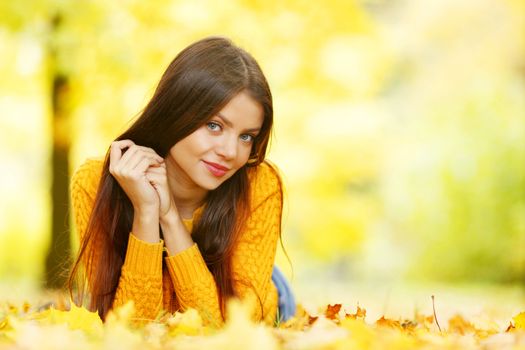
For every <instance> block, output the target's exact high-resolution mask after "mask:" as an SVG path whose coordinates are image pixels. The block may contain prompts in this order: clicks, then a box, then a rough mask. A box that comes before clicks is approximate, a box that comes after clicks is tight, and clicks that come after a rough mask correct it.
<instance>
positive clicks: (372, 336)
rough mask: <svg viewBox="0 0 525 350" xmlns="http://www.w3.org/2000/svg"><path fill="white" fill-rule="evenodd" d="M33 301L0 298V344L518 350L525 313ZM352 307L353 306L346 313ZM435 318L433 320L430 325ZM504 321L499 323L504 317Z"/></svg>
mask: <svg viewBox="0 0 525 350" xmlns="http://www.w3.org/2000/svg"><path fill="white" fill-rule="evenodd" d="M53 304H54V305H52V304H51V303H44V304H38V305H37V304H35V305H31V304H30V303H28V302H25V303H19V304H14V303H8V302H4V303H0V349H8V348H9V349H93V348H97V349H98V348H105V349H112V350H113V349H265V350H268V349H479V348H481V349H523V348H525V313H520V312H516V315H515V316H514V317H512V318H511V319H509V320H507V322H505V323H506V324H505V325H504V326H502V325H501V324H502V321H501V320H490V319H483V320H480V319H477V320H471V319H467V318H465V317H463V316H461V315H460V314H456V315H454V316H452V317H450V318H448V319H447V320H444V319H440V318H439V315H434V312H432V313H431V314H420V313H415V314H414V316H413V317H412V318H409V319H391V318H388V317H384V316H382V317H380V318H378V319H370V317H367V312H366V308H365V307H359V306H355V305H354V306H351V305H341V304H332V305H325V306H320V307H319V308H318V312H316V313H313V312H312V313H309V312H307V311H306V310H305V309H304V308H303V307H302V306H299V307H298V312H297V314H296V317H294V318H292V319H290V320H289V321H287V322H285V323H281V324H279V325H278V326H277V327H268V326H263V325H261V324H254V323H252V322H250V320H249V318H248V316H247V314H246V312H245V309H244V308H243V305H241V304H239V303H236V302H231V303H230V304H229V305H228V321H227V323H226V325H225V327H224V328H222V329H220V330H217V329H213V328H208V327H204V326H203V324H202V320H201V318H200V316H199V314H198V313H197V312H196V311H195V310H191V309H190V310H188V311H186V312H185V313H175V314H165V315H163V316H160V317H159V318H158V319H157V320H156V321H154V322H147V323H144V322H138V321H140V320H136V318H135V317H134V310H133V305H132V304H128V305H126V306H124V307H123V308H120V309H118V310H115V312H112V313H111V314H110V315H109V316H108V318H107V320H106V322H105V323H102V321H101V320H100V318H99V317H98V315H97V314H96V313H91V312H89V311H87V310H86V309H84V308H79V307H76V306H74V305H73V306H72V307H71V308H69V311H66V309H68V307H67V306H66V303H64V300H63V299H60V298H55V301H54V302H53ZM350 310H351V311H350ZM436 320H437V321H438V322H436ZM504 321H505V320H504Z"/></svg>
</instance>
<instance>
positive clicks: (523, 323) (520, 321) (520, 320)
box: [512, 312, 525, 329]
mask: <svg viewBox="0 0 525 350" xmlns="http://www.w3.org/2000/svg"><path fill="white" fill-rule="evenodd" d="M512 319H513V320H514V327H515V328H516V329H525V312H520V313H519V314H517V315H516V316H514V317H513V318H512Z"/></svg>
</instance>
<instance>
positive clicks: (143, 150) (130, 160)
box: [119, 145, 164, 169]
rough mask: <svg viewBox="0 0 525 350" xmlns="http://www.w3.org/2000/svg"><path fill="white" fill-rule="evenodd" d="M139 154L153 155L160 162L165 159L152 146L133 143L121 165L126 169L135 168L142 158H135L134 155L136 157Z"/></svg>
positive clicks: (123, 157)
mask: <svg viewBox="0 0 525 350" xmlns="http://www.w3.org/2000/svg"><path fill="white" fill-rule="evenodd" d="M137 155H138V156H139V158H141V157H143V156H149V157H153V158H155V159H157V161H158V162H159V163H160V162H162V161H163V160H164V159H163V158H162V157H161V156H159V155H158V154H157V153H155V151H154V150H152V149H151V148H148V147H144V146H139V145H133V146H131V147H130V148H129V149H128V150H127V151H126V153H124V155H123V156H122V158H121V160H120V163H119V167H120V168H125V169H133V168H135V167H136V165H137V164H138V163H139V161H140V159H134V157H136V156H137Z"/></svg>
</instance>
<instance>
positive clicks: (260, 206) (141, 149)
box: [70, 37, 295, 326]
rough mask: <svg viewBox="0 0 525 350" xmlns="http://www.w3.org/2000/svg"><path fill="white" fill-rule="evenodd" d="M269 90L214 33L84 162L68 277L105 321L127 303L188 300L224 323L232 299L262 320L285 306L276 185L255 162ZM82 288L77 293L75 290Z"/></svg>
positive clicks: (268, 114)
mask: <svg viewBox="0 0 525 350" xmlns="http://www.w3.org/2000/svg"><path fill="white" fill-rule="evenodd" d="M272 125H273V107H272V96H271V92H270V88H269V86H268V83H267V81H266V79H265V77H264V75H263V73H262V71H261V69H260V67H259V65H258V64H257V62H256V61H255V59H254V58H253V57H252V56H251V55H250V54H249V53H247V52H246V51H244V50H243V49H241V48H239V47H237V46H235V45H234V44H233V43H232V42H231V41H229V40H228V39H225V38H220V37H210V38H205V39H203V40H200V41H198V42H196V43H194V44H192V45H190V46H189V47H187V48H186V49H184V50H183V51H182V52H180V54H179V55H177V57H175V59H174V60H173V61H172V62H171V63H170V65H169V66H168V68H167V70H166V72H165V73H164V74H163V76H162V78H161V80H160V82H159V85H158V87H157V89H156V91H155V93H154V95H153V97H152V99H151V100H150V101H149V103H148V104H147V106H146V107H145V109H144V110H143V111H142V113H141V115H140V117H139V118H138V119H137V120H136V122H135V123H134V124H133V125H132V126H131V127H130V128H129V129H128V130H127V131H126V132H124V133H123V134H122V135H120V136H119V137H118V138H117V139H116V141H115V142H113V143H112V144H111V147H110V149H109V150H108V152H107V154H106V157H105V160H95V159H89V160H87V161H86V162H85V163H84V164H83V165H82V166H81V167H80V168H79V169H78V170H77V171H76V172H75V174H74V175H73V178H72V181H71V195H72V203H73V211H74V216H75V222H76V226H77V230H78V232H79V234H80V239H81V248H80V251H79V255H78V257H77V260H76V262H75V265H74V267H73V270H72V274H71V277H70V290H71V292H72V290H73V288H74V286H73V284H74V282H77V283H82V282H87V284H86V285H80V286H77V288H78V290H79V291H84V290H87V291H88V296H89V297H88V299H89V300H88V301H89V304H90V307H91V308H92V309H93V310H97V311H98V313H99V314H100V316H101V317H102V318H103V319H104V318H105V316H106V314H107V313H108V311H109V310H110V309H111V308H113V307H116V306H119V305H122V304H124V303H126V302H127V301H129V300H133V302H134V304H135V308H136V311H137V315H136V316H137V317H138V318H140V319H154V318H155V317H156V316H157V315H158V314H159V312H160V311H161V310H167V311H169V312H175V311H177V310H180V311H184V310H185V309H187V308H190V307H191V308H194V309H197V310H198V311H199V313H200V314H201V316H202V317H203V319H204V321H205V323H206V324H208V325H216V326H220V325H222V324H223V322H224V316H225V304H226V301H227V300H228V299H229V298H231V297H238V298H240V299H242V300H244V301H246V302H247V303H248V305H251V311H252V318H253V319H254V320H262V321H264V322H265V323H267V324H274V323H275V321H283V320H286V319H288V318H289V317H291V316H293V314H294V313H295V302H294V298H293V295H292V293H291V290H290V287H289V285H288V283H287V281H286V279H285V278H284V277H283V276H282V274H281V273H280V272H279V270H277V269H276V268H275V267H274V257H275V252H276V247H277V240H278V238H280V235H281V213H282V203H283V191H282V185H281V181H280V178H279V175H278V173H277V171H276V169H275V168H274V167H273V166H272V165H270V164H269V163H268V162H267V161H265V153H266V148H267V146H268V141H269V137H270V132H271V130H272ZM83 297H84V293H81V298H83Z"/></svg>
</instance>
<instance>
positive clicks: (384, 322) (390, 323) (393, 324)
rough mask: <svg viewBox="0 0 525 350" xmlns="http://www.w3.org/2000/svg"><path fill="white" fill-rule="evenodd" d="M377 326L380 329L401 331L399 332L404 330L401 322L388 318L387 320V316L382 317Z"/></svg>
mask: <svg viewBox="0 0 525 350" xmlns="http://www.w3.org/2000/svg"><path fill="white" fill-rule="evenodd" d="M376 325H377V326H380V327H388V328H393V329H399V330H402V329H403V327H401V324H400V323H399V321H395V320H390V319H388V318H385V316H381V318H380V319H379V320H377V321H376Z"/></svg>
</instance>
